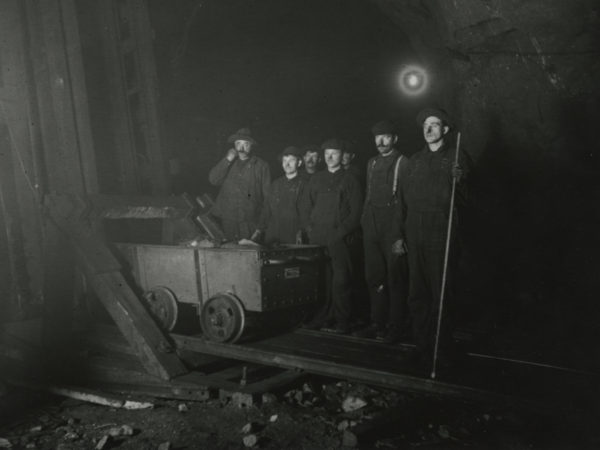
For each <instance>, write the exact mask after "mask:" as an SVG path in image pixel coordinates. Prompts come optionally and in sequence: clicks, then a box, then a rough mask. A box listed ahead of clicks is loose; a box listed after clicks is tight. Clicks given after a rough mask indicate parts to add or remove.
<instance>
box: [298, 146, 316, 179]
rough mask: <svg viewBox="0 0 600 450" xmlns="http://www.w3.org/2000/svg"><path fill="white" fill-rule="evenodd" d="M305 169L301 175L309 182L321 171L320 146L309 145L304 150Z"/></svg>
mask: <svg viewBox="0 0 600 450" xmlns="http://www.w3.org/2000/svg"><path fill="white" fill-rule="evenodd" d="M302 153H303V155H302V158H303V160H304V168H303V170H301V171H300V175H301V176H302V177H303V178H306V179H307V180H308V179H309V178H310V177H312V176H313V175H314V174H315V173H317V172H318V171H319V169H320V168H319V166H320V164H321V149H320V148H319V146H318V145H307V146H306V147H303V148H302Z"/></svg>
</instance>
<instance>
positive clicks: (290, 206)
mask: <svg viewBox="0 0 600 450" xmlns="http://www.w3.org/2000/svg"><path fill="white" fill-rule="evenodd" d="M280 158H281V166H282V168H283V172H284V174H283V176H281V177H279V178H277V179H276V180H275V181H273V183H272V184H271V187H270V188H269V193H268V195H267V198H266V200H265V204H264V207H263V210H262V213H261V216H260V221H259V226H258V229H257V230H256V231H255V232H254V234H253V236H252V240H253V241H260V242H264V243H265V244H267V245H272V244H300V243H301V241H302V238H301V236H302V234H301V228H302V227H301V223H300V199H301V196H302V192H303V190H304V186H305V185H306V183H307V181H306V179H304V178H303V177H301V176H300V174H299V173H298V170H299V169H300V167H301V166H302V162H303V161H302V152H301V151H300V150H299V149H298V148H297V147H294V146H290V147H286V148H285V149H284V150H283V152H282V153H281V155H280Z"/></svg>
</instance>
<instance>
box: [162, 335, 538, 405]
mask: <svg viewBox="0 0 600 450" xmlns="http://www.w3.org/2000/svg"><path fill="white" fill-rule="evenodd" d="M171 336H172V338H173V339H174V340H175V343H176V344H177V346H178V347H179V348H183V349H186V350H190V351H196V352H200V353H204V354H208V355H215V356H221V357H223V358H233V359H238V360H240V361H248V362H256V363H259V364H265V365H269V366H274V367H281V368H288V369H301V370H305V371H306V372H309V373H314V374H318V375H325V376H330V377H336V378H341V379H348V380H353V381H357V382H361V383H366V384H370V385H375V386H381V387H385V388H389V389H397V390H402V391H409V392H420V393H428V394H434V395H444V396H450V397H456V398H462V399H470V400H472V401H491V402H494V403H497V404H510V405H513V406H514V405H521V406H524V407H527V408H530V409H535V410H539V409H542V410H545V409H546V408H545V407H544V405H542V403H541V402H536V401H532V400H527V399H522V398H517V397H514V396H509V395H503V394H499V393H495V392H490V391H486V390H482V389H476V388H472V387H469V386H462V385H457V384H451V383H446V382H441V381H438V380H431V379H429V378H423V377H418V376H413V375H407V374H403V373H391V372H387V371H383V370H378V369H373V368H368V367H364V366H358V365H353V364H344V363H336V362H333V361H332V360H331V359H329V360H327V359H322V360H321V359H316V358H310V357H303V356H298V355H293V354H286V353H285V352H282V351H277V352H275V351H268V350H263V349H260V348H256V347H253V346H247V345H235V344H220V343H216V342H210V341H206V340H205V339H203V338H200V337H193V336H182V335H176V334H172V335H171ZM546 406H547V405H546Z"/></svg>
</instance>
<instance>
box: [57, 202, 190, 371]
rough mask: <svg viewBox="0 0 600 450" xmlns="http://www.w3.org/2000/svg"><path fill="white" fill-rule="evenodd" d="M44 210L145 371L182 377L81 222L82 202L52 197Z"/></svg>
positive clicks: (165, 343) (169, 349)
mask: <svg viewBox="0 0 600 450" xmlns="http://www.w3.org/2000/svg"><path fill="white" fill-rule="evenodd" d="M45 206H46V211H47V213H48V214H49V216H50V218H51V219H52V221H53V222H54V223H56V225H57V226H58V228H59V229H60V230H61V231H62V233H63V234H64V235H65V236H66V237H67V239H68V241H69V243H70V245H71V247H72V249H73V250H74V255H75V258H76V259H77V261H78V265H79V267H81V269H82V270H83V272H84V274H85V275H86V278H87V280H88V282H89V283H90V285H91V286H92V288H93V289H94V291H95V292H96V294H97V295H98V297H99V299H100V301H101V302H102V304H103V305H104V307H105V308H106V310H107V311H108V312H109V314H110V315H111V317H112V319H113V320H114V321H115V323H116V325H117V326H118V327H119V329H120V330H121V333H123V336H124V337H125V339H126V340H127V341H128V343H129V345H130V346H131V347H132V348H133V349H134V351H135V353H136V355H137V356H138V358H139V359H140V361H141V363H142V365H143V366H144V368H145V369H146V371H147V372H148V373H150V374H152V375H154V376H157V377H159V378H161V379H166V380H168V379H171V378H173V377H174V376H176V375H180V374H183V373H186V372H187V370H186V368H185V367H184V365H183V363H182V362H181V360H180V359H179V357H178V356H177V355H176V354H175V352H174V348H173V346H172V344H171V343H170V341H169V340H168V339H167V337H166V336H165V335H164V334H163V332H162V331H161V330H160V328H159V327H158V325H157V324H156V322H155V321H154V320H153V319H152V317H151V316H150V314H149V313H148V311H147V310H146V308H144V306H143V305H142V304H141V302H140V300H139V298H138V297H137V295H136V294H135V293H134V291H133V290H132V289H131V287H130V286H129V284H128V282H127V280H126V279H125V278H124V277H123V275H122V274H121V273H120V270H121V266H120V264H119V262H118V261H117V259H116V258H115V257H114V256H113V255H112V253H111V252H110V250H109V249H108V247H106V246H105V245H104V243H103V241H102V240H101V239H100V238H99V237H98V236H97V235H96V234H95V232H94V231H93V229H92V228H91V227H90V226H85V225H84V223H83V222H82V220H81V218H82V213H83V211H84V209H85V204H84V203H83V201H82V200H81V199H77V198H76V197H66V196H59V195H53V196H49V197H48V198H47V201H46V205H45Z"/></svg>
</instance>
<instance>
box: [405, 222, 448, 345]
mask: <svg viewBox="0 0 600 450" xmlns="http://www.w3.org/2000/svg"><path fill="white" fill-rule="evenodd" d="M447 220H448V219H447V214H444V213H441V212H409V214H408V217H407V223H406V234H407V241H408V264H409V267H410V277H409V279H410V281H409V295H408V307H409V309H410V313H411V318H412V324H413V335H414V339H415V344H416V346H417V349H419V350H420V351H422V352H424V353H426V354H431V353H432V352H433V348H434V345H435V336H436V331H437V324H438V315H439V309H440V294H441V288H442V276H443V268H444V256H445V249H446V235H447V227H448V222H447ZM454 231H456V229H455V228H454ZM456 242H457V240H456V239H452V241H451V245H450V255H449V259H448V268H447V275H446V289H445V294H444V306H443V316H442V322H441V329H440V336H439V345H440V349H441V348H447V347H448V346H450V344H451V333H452V326H453V320H452V314H451V313H452V308H453V306H454V305H453V297H454V269H455V261H456V260H457V255H456V250H457V245H456Z"/></svg>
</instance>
